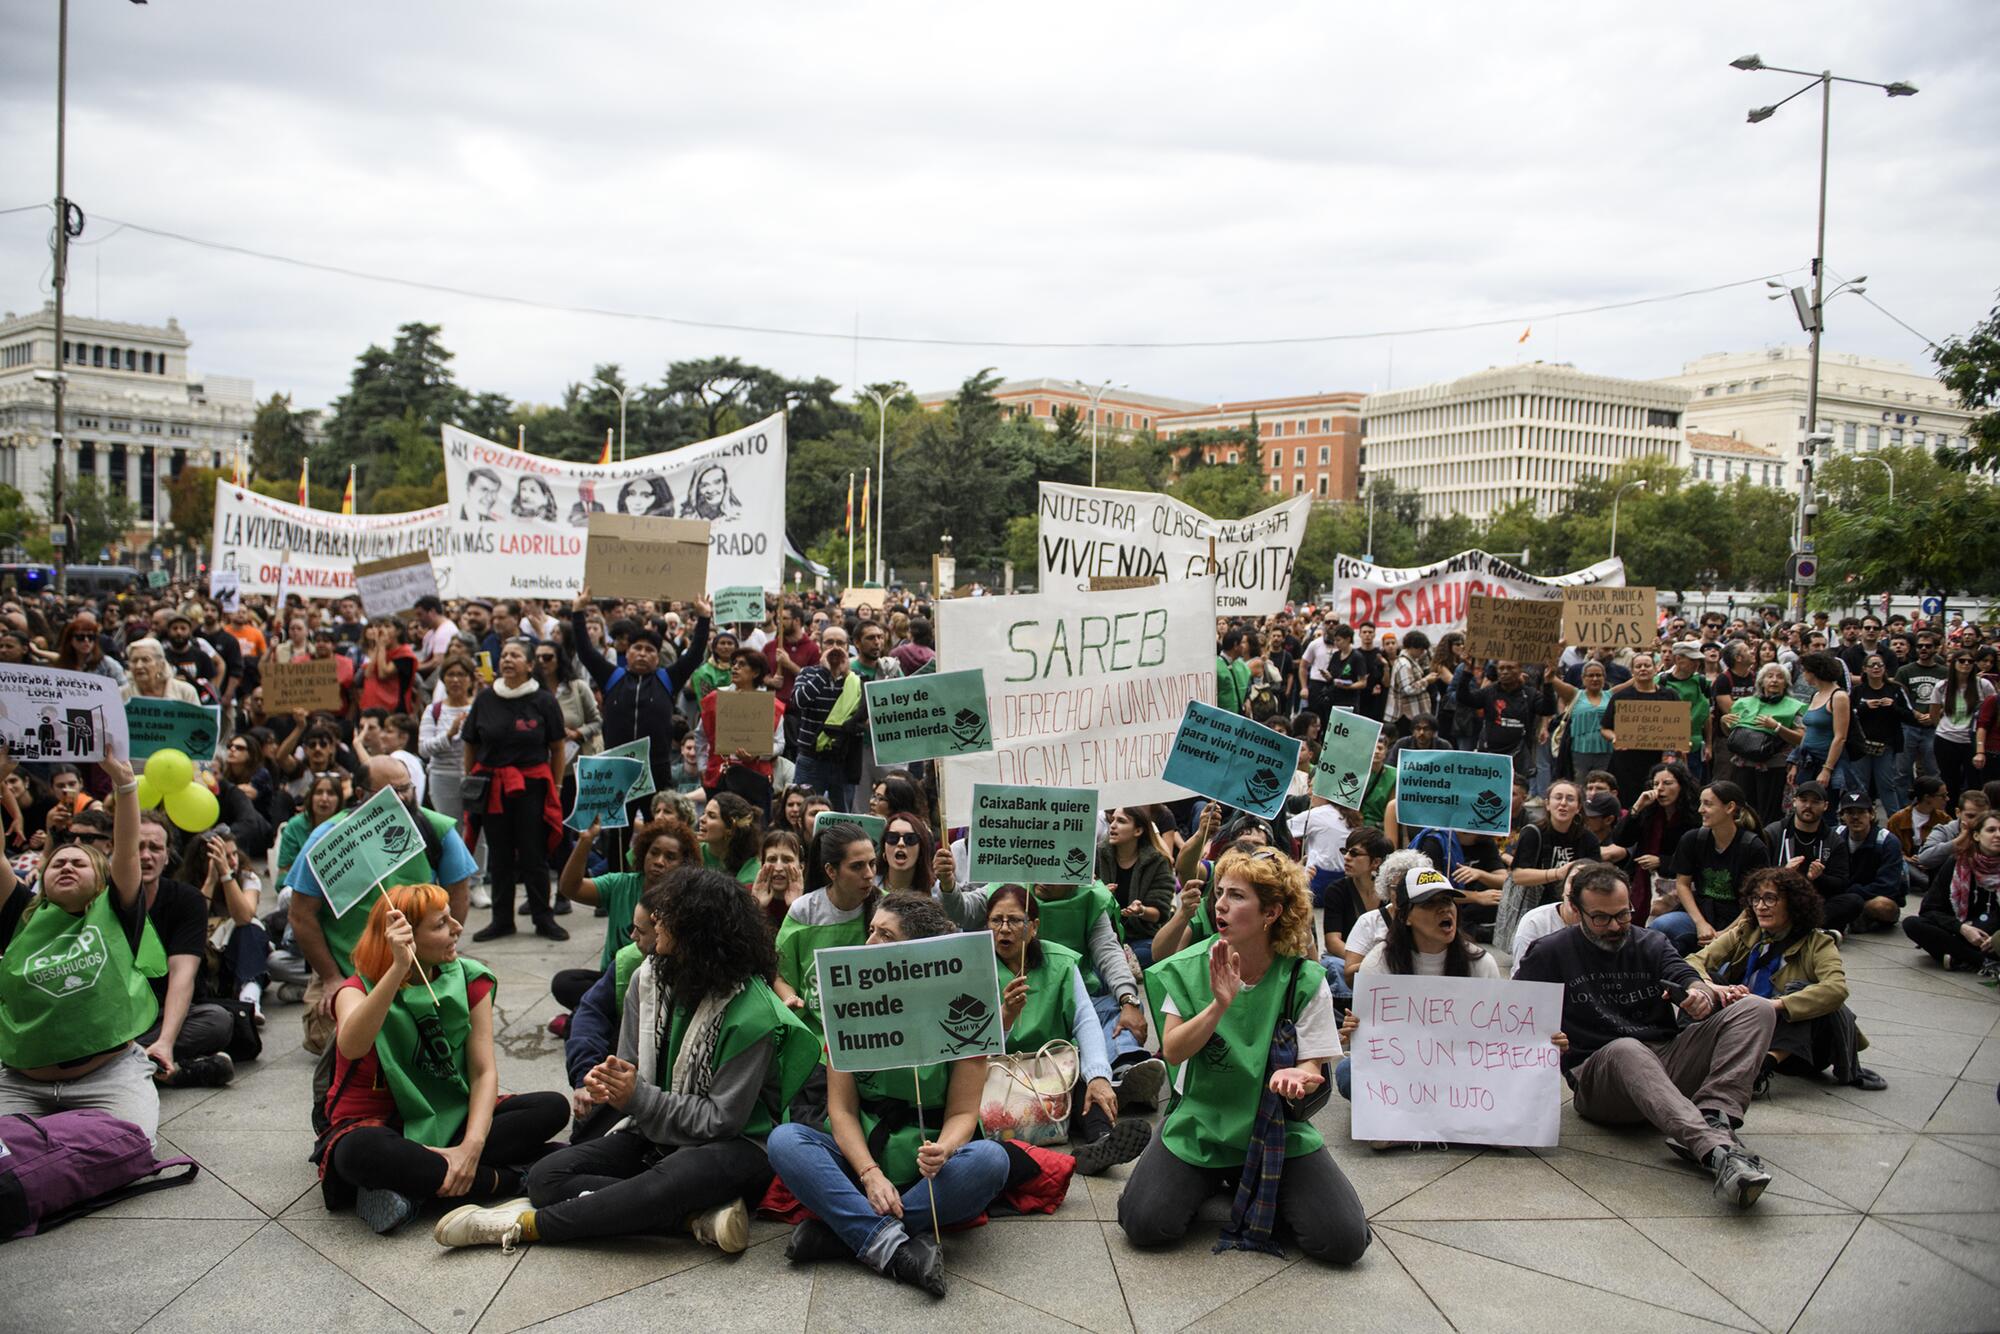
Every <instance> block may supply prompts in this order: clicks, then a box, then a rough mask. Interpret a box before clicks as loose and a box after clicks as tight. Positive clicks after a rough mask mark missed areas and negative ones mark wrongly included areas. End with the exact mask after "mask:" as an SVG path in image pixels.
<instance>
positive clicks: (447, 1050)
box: [361, 959, 493, 1149]
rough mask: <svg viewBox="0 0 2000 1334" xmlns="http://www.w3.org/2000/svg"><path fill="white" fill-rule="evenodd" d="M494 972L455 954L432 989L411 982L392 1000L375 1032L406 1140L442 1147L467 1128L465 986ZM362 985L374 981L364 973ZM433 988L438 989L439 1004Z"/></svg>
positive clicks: (468, 1029)
mask: <svg viewBox="0 0 2000 1334" xmlns="http://www.w3.org/2000/svg"><path fill="white" fill-rule="evenodd" d="M492 976H493V970H492V969H490V968H488V967H487V966H486V965H485V964H483V963H479V962H477V961H476V960H473V959H454V960H452V961H451V962H450V963H448V964H445V965H444V966H443V967H442V968H440V969H438V971H437V976H435V977H433V978H432V979H431V985H430V988H429V990H426V989H425V987H424V984H423V983H422V982H412V983H411V984H410V985H409V986H406V987H403V988H401V989H400V990H398V991H397V992H396V999H395V1000H393V1001H391V1002H390V1003H389V1012H388V1013H387V1014H386V1015H384V1016H383V1018H382V1031H381V1032H379V1033H377V1034H376V1035H375V1057H376V1059H377V1060H378V1061H380V1062H381V1065H382V1082H383V1083H384V1084H387V1085H388V1086H389V1095H390V1096H391V1097H393V1098H394V1099H395V1100H396V1111H397V1112H398V1113H399V1114H400V1115H401V1116H402V1118H403V1138H404V1139H408V1140H415V1141H416V1142H417V1143H419V1144H423V1145H428V1146H429V1147H430V1148H433V1149H442V1148H446V1147H448V1146H449V1145H450V1144H451V1142H452V1141H453V1140H454V1139H456V1138H458V1132H459V1131H461V1130H463V1129H464V1128H465V1113H466V1107H467V1104H468V1102H469V1100H470V1098H471V1094H472V1085H471V1083H470V1081H469V1080H468V1078H467V1075H466V1069H467V1062H466V1055H465V1044H466V1039H467V1038H468V1037H470V1036H471V1034H472V1007H471V1005H470V1004H469V1003H468V1000H467V996H466V990H465V988H466V984H467V983H468V982H470V981H471V980H472V979H473V978H476V977H488V978H490V977H492ZM361 985H362V986H364V987H369V986H370V985H371V984H370V983H369V981H368V979H367V978H365V977H364V978H362V979H361ZM432 991H435V992H437V1003H436V1004H435V1005H433V1004H432V1003H431V992H432Z"/></svg>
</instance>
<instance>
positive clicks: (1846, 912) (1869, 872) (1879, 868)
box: [1826, 792, 1909, 932]
mask: <svg viewBox="0 0 2000 1334" xmlns="http://www.w3.org/2000/svg"><path fill="white" fill-rule="evenodd" d="M1840 823H1841V825H1842V826H1843V827H1844V829H1845V831H1846V832H1845V833H1843V834H1839V835H1836V836H1835V842H1837V843H1838V844H1839V845H1840V846H1841V848H1842V849H1843V850H1844V851H1845V852H1846V854H1847V889H1846V891H1845V892H1844V893H1843V894H1841V895H1840V896H1838V897H1837V898H1834V899H1831V900H1829V901H1828V902H1827V905H1826V908H1827V917H1828V920H1829V921H1830V922H1833V923H1834V924H1835V929H1836V930H1840V931H1843V932H1859V931H1879V930H1882V929H1883V928H1884V927H1889V926H1893V925H1895V923H1896V921H1897V919H1899V918H1900V917H1902V915H1903V899H1904V897H1905V896H1906V895H1907V893H1908V891H1909V876H1908V874H1907V873H1906V872H1905V871H1904V870H1903V845H1902V844H1900V843H1898V842H1897V841H1896V836H1895V835H1894V834H1892V833H1890V832H1889V831H1888V830H1886V829H1881V828H1878V827H1877V826H1876V824H1875V803H1874V801H1873V800H1872V799H1871V798H1870V797H1869V796H1868V794H1867V793H1865V792H1850V793H1848V794H1847V795H1846V796H1844V797H1842V798H1841V799H1840ZM1843 918H1844V919H1845V920H1846V922H1847V925H1845V926H1842V925H1839V922H1840V921H1841V919H1843Z"/></svg>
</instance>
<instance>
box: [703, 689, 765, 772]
mask: <svg viewBox="0 0 2000 1334" xmlns="http://www.w3.org/2000/svg"><path fill="white" fill-rule="evenodd" d="M713 698H714V700H715V748H716V750H717V751H719V752H721V753H722V754H724V755H734V754H735V753H736V752H737V751H739V750H741V751H747V752H749V753H750V754H752V755H756V756H768V755H771V754H774V753H775V752H776V750H777V747H776V745H775V744H774V734H775V733H776V731H777V727H778V697H777V696H776V695H774V694H772V693H771V692H770V691H768V690H718V691H716V692H715V693H714V696H713Z"/></svg>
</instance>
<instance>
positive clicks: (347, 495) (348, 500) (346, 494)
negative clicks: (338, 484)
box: [340, 463, 354, 514]
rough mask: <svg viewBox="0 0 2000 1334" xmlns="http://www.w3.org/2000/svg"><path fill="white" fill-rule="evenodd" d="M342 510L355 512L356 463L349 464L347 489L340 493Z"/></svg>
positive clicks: (350, 512)
mask: <svg viewBox="0 0 2000 1334" xmlns="http://www.w3.org/2000/svg"><path fill="white" fill-rule="evenodd" d="M340 512H341V513H342V514H352V513H354V465H353V464H352V463H350V464H348V465H347V489H346V490H345V491H343V492H341V493H340Z"/></svg>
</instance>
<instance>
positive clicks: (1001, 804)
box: [965, 783, 1097, 885]
mask: <svg viewBox="0 0 2000 1334" xmlns="http://www.w3.org/2000/svg"><path fill="white" fill-rule="evenodd" d="M965 851H966V855H967V857H968V858H969V859H970V860H971V863H972V864H971V867H970V868H969V869H968V870H967V872H966V874H967V875H968V876H970V877H971V878H972V880H973V881H974V882H975V883H979V884H995V883H1011V884H1022V885H1034V884H1040V885H1081V884H1085V883H1087V882H1089V881H1091V880H1094V879H1096V878H1097V789H1096V788H1094V787H1011V786H1008V785H1005V784H1001V783H974V784H973V785H972V824H971V826H970V827H969V828H968V829H967V830H966V834H965Z"/></svg>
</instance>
